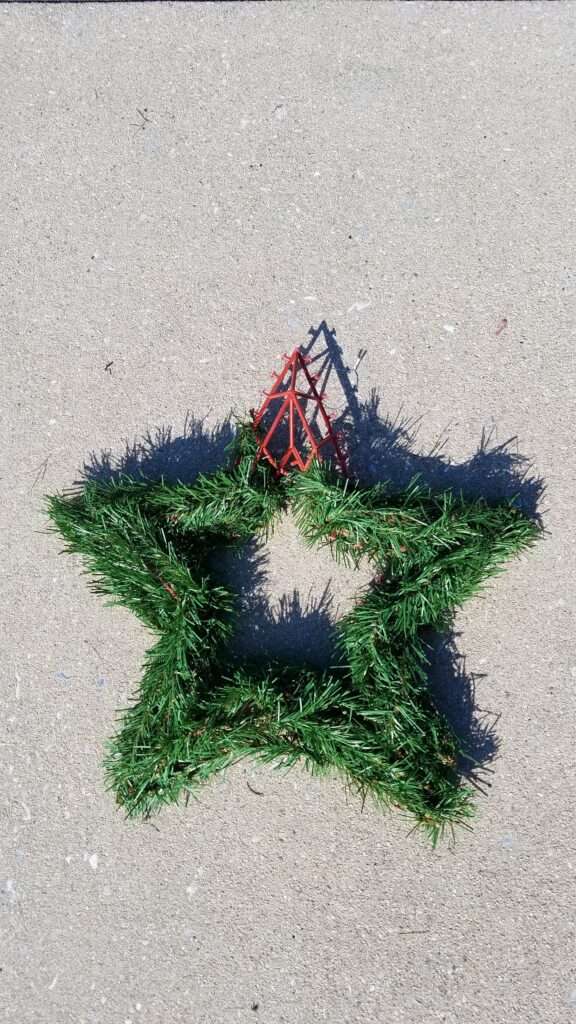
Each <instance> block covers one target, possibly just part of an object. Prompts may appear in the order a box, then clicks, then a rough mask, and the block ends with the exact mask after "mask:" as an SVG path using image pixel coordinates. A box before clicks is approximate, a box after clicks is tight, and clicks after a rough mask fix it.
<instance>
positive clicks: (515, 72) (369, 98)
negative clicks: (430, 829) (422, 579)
mask: <svg viewBox="0 0 576 1024" xmlns="http://www.w3.org/2000/svg"><path fill="white" fill-rule="evenodd" d="M0 14H1V19H2V22H1V23H2V31H1V41H0V47H1V50H2V55H1V62H0V69H1V70H0V81H1V95H2V135H1V143H2V144H1V148H0V169H1V177H0V180H1V182H2V185H1V187H2V193H3V201H2V220H1V228H0V231H1V235H2V246H1V251H2V266H3V269H2V276H1V282H0V283H1V295H2V300H1V301H2V318H1V328H0V329H1V330H2V333H3V338H4V340H3V349H2V374H1V377H2V380H1V385H0V386H1V388H2V392H3V401H2V417H3V426H4V430H3V435H2V436H3V441H2V449H1V453H0V454H1V480H0V488H1V496H2V497H1V502H0V515H1V517H2V527H1V534H0V535H1V537H2V556H3V557H2V562H3V611H2V637H1V643H2V660H1V664H2V670H3V674H4V687H5V689H4V697H3V708H4V713H5V720H4V728H3V755H2V756H3V767H2V793H3V795H2V804H1V806H2V815H3V825H2V868H1V884H0V888H1V890H2V918H1V924H0V927H1V930H2V931H1V940H2V945H1V962H0V967H1V968H2V971H1V973H0V988H1V989H2V990H3V993H4V995H3V999H2V1002H1V1009H0V1020H2V1021H9V1022H11V1024H140V1022H142V1024H177V1022H178V1024H179V1022H186V1024H189V1022H194V1024H229V1022H235V1021H240V1022H244V1024H250V1022H258V1021H259V1022H261V1024H280V1022H286V1024H296V1022H298V1024H312V1022H314V1024H316V1022H320V1021H326V1022H330V1024H383V1022H387V1024H388V1022H402V1024H420V1022H424V1021H426V1022H428V1021H430V1022H432V1021H445V1022H450V1024H456V1022H457V1024H504V1022H506V1024H535V1022H538V1024H564V1022H569V1021H572V1020H574V1019H575V1017H576V967H575V964H574V945H573V927H574V873H575V866H576V853H575V851H574V838H575V837H574V728H573V725H574V713H575V710H576V697H575V682H576V679H575V677H576V656H575V654H574V635H575V633H574V614H573V607H574V576H575V572H574V541H575V537H574V497H575V494H574V491H575V488H574V473H575V466H574V453H573V451H574V442H573V437H572V431H573V421H574V410H573V404H572V403H573V399H572V396H573V384H574V339H575V330H576V325H575V317H574V303H575V297H576V252H575V249H574V198H575V197H574V177H573V168H574V133H573V123H572V122H573V118H572V114H571V105H572V101H573V96H574V94H575V91H576V81H575V79H576V75H575V70H576V57H575V54H576V20H575V16H574V15H575V11H574V5H573V4H570V3H564V4H562V3H561V4H556V3H530V4H523V3H512V4H508V3H500V4H483V3H471V4H459V3H447V4H443V3H436V4H432V5H430V4H426V3H397V4H392V3H390V4H384V3H382V4H381V3H362V2H355V3H312V2H310V3H286V4H264V3H254V4H252V3H244V4H241V3H239V4H226V3H223V4H175V5H170V4H161V3H160V4H150V5H139V4H126V5H120V4H118V5H116V4H109V5H90V4H83V5H76V6H68V5H66V4H63V5H50V4H49V5H45V6H43V5H34V6H29V5H23V6H16V5H4V6H3V7H2V8H1V10H0ZM139 111H142V114H140V113H139ZM324 318H326V320H327V321H328V326H329V327H335V328H336V331H337V335H336V338H337V341H338V342H339V344H340V346H341V347H342V350H343V353H342V361H343V364H344V365H347V366H353V365H354V364H355V362H356V360H357V354H358V351H359V350H360V349H362V348H365V349H366V350H367V354H366V356H365V358H364V359H363V361H362V362H361V363H360V365H359V367H358V371H357V372H358V384H359V387H358V392H357V394H356V400H357V406H356V408H355V413H356V427H357V434H356V436H357V437H358V436H360V437H363V438H364V442H365V445H367V448H365V452H364V455H363V456H362V455H361V454H360V453H359V452H358V451H357V453H356V457H357V459H358V460H359V462H360V461H362V459H363V460H364V463H363V465H364V469H365V470H366V472H368V473H371V474H372V477H373V478H375V477H383V476H386V475H388V474H389V473H390V474H391V475H393V476H395V475H396V476H401V475H402V474H404V475H406V473H408V472H409V471H410V470H411V469H413V468H419V469H421V470H422V472H423V475H424V477H425V478H428V479H433V480H435V481H436V482H438V481H440V482H441V481H442V480H445V481H447V482H452V483H457V484H458V485H460V484H463V485H465V486H467V485H468V484H470V483H474V482H475V483H476V484H478V483H480V484H481V485H482V486H485V487H486V489H488V490H492V491H498V490H499V489H500V490H506V489H508V490H509V489H510V488H511V487H513V486H514V485H515V484H517V483H518V480H517V477H518V474H519V472H521V470H522V466H524V468H527V463H522V459H521V458H520V456H523V457H526V458H527V459H532V460H533V466H532V469H530V470H529V475H528V478H527V479H526V480H525V481H524V484H522V485H521V495H522V500H523V501H525V503H526V504H527V505H529V506H532V507H533V505H534V503H535V500H536V498H537V494H538V482H537V478H538V477H540V478H543V479H544V480H545V482H546V486H547V491H546V494H545V497H544V499H543V502H542V505H541V507H542V508H543V511H544V520H545V523H546V526H547V529H548V531H549V533H548V535H547V537H546V539H545V541H544V542H543V543H541V544H540V546H539V547H538V548H537V549H536V550H534V551H533V552H531V553H529V554H528V555H527V556H526V557H524V558H522V559H521V560H519V561H517V562H515V563H514V564H513V565H511V566H510V567H509V569H508V570H507V571H506V572H505V573H504V574H503V575H502V576H501V577H500V579H499V580H498V581H496V582H495V583H494V585H493V586H491V587H490V588H489V590H487V592H486V593H485V595H484V596H483V597H482V598H481V599H478V600H475V601H472V602H470V604H469V605H467V606H466V610H465V612H464V613H463V614H461V615H459V617H458V620H457V624H456V631H457V633H458V634H459V636H457V638H456V644H457V648H458V650H459V651H460V652H462V653H465V654H466V661H465V663H463V662H462V661H461V660H459V659H458V656H457V655H456V654H455V653H454V650H453V649H452V648H451V647H450V645H449V644H447V645H445V646H444V649H442V648H441V649H440V650H439V653H438V655H437V664H436V665H435V670H434V686H435V688H436V689H437V691H438V699H439V700H440V701H441V703H442V704H443V706H445V707H446V708H447V709H448V710H449V712H450V714H451V715H452V716H453V718H454V719H455V720H456V721H457V722H458V723H459V728H460V729H461V731H462V732H463V734H464V735H465V737H467V739H468V740H469V742H470V744H471V746H472V747H473V748H474V749H476V750H477V751H478V754H479V758H480V760H481V761H483V769H482V772H483V778H484V780H485V782H486V785H485V786H484V791H485V793H484V795H482V794H480V793H479V794H478V814H477V818H476V821H475V824H474V830H473V831H472V832H471V833H469V834H468V833H462V834H460V835H459V836H458V837H457V842H456V845H455V847H454V848H453V849H450V847H449V846H448V845H447V844H444V845H442V846H441V847H440V848H439V849H438V850H437V851H436V852H435V853H432V852H430V850H428V849H427V848H426V847H425V846H424V845H423V843H422V841H421V839H420V838H419V837H418V836H417V835H414V834H412V835H410V836H407V832H408V828H409V826H408V824H407V823H406V821H405V820H403V819H402V818H401V817H399V816H397V815H393V816H390V817H386V816H385V815H383V814H381V813H379V812H377V811H376V810H375V809H373V808H371V807H369V806H366V807H365V809H364V811H363V813H362V812H361V808H360V806H359V804H358V802H357V801H356V800H355V799H354V798H353V797H350V796H348V797H346V795H345V793H344V792H343V789H342V786H341V785H340V784H339V783H338V782H337V781H336V780H335V781H333V782H330V783H319V782H316V781H314V780H311V779H310V778H308V777H307V776H305V775H303V774H301V773H298V772H295V773H293V774H292V775H289V776H287V777H285V778H283V777H280V776H278V775H275V774H274V773H273V772H272V770H264V769H259V770H258V771H257V772H256V773H254V772H253V769H252V768H251V767H250V766H249V765H246V766H245V767H241V768H238V769H236V770H235V771H234V772H233V773H231V774H230V776H229V777H228V778H227V779H226V780H224V781H221V782H220V783H218V784H215V785H214V786H213V787H212V788H211V789H208V790H206V791H205V793H204V795H203V797H202V800H201V802H200V803H198V804H197V805H194V804H190V805H189V806H188V807H181V808H177V809H171V810H168V811H166V812H165V813H164V814H163V815H162V816H161V817H160V818H158V820H157V821H154V822H153V823H148V824H138V823H130V824H127V823H126V822H125V821H124V819H123V817H122V814H121V813H120V812H119V811H117V810H116V808H115V805H114V802H113V799H112V798H111V796H110V795H109V794H107V793H106V792H105V790H104V786H103V778H102V772H101V769H100V760H101V757H102V754H103V748H104V744H105V740H106V738H107V737H108V736H109V735H110V733H111V732H112V730H113V728H114V723H115V712H116V709H118V708H121V707H123V706H125V705H126V703H127V701H128V700H129V696H130V694H131V693H133V691H134V689H135V687H136V684H137V680H138V677H139V670H140V664H141V660H142V655H143V652H144V649H145V646H146V644H147V637H146V636H145V634H144V632H143V630H142V629H141V628H140V627H139V625H138V623H137V622H136V621H135V619H134V618H133V617H132V616H131V615H130V614H128V613H127V612H124V611H123V610H121V609H109V608H105V607H104V604H103V601H102V600H101V599H99V598H97V597H95V596H94V595H92V594H91V593H90V591H89V588H88V585H87V583H88V581H87V579H86V578H85V577H84V576H82V575H81V573H80V565H79V563H78V561H76V560H74V559H71V558H65V557H63V556H60V554H59V551H60V547H61V545H60V543H59V540H58V539H57V537H55V536H53V535H48V534H47V533H46V532H45V523H44V521H43V519H42V517H41V514H40V507H41V503H42V494H43V493H45V492H53V491H55V490H59V489H64V488H66V487H68V486H69V485H70V484H71V483H72V481H73V480H74V479H77V478H78V476H79V471H80V470H81V469H82V467H83V465H84V464H85V463H87V464H88V468H87V471H88V472H89V473H98V472H103V471H106V470H107V468H108V469H109V468H110V462H111V460H112V461H113V460H114V457H121V456H122V455H123V453H124V454H126V453H125V444H126V442H128V444H129V445H130V444H133V443H134V442H138V439H140V438H142V437H143V436H145V435H146V433H147V432H149V435H150V436H149V441H148V442H146V443H144V444H143V446H142V447H141V448H140V449H139V450H136V451H132V453H131V454H130V453H128V464H129V465H132V466H133V465H135V464H136V463H137V462H138V458H139V457H140V458H141V459H142V460H143V461H144V464H145V465H146V466H147V468H148V469H152V470H156V471H158V469H159V468H164V469H166V470H167V472H169V473H172V475H177V474H178V473H179V472H182V473H188V471H190V470H191V469H192V468H198V466H207V465H210V464H211V465H213V464H215V462H217V460H218V457H219V455H218V453H219V441H221V440H222V437H223V435H225V434H226V428H223V429H222V430H221V431H220V432H217V433H216V435H215V436H211V435H210V431H212V430H213V429H214V428H216V426H217V424H218V423H219V422H221V421H222V420H223V419H224V418H225V417H226V415H227V414H228V412H229V411H230V409H231V408H234V409H236V410H238V411H240V410H242V409H246V408H247V407H248V406H250V405H251V404H254V403H257V402H258V398H259V392H260V389H261V388H262V387H264V386H265V384H266V382H267V379H269V378H268V374H269V371H271V370H272V369H274V368H275V367H277V366H278V359H279V354H280V353H281V352H282V350H283V349H284V348H290V347H292V346H294V345H296V344H298V343H305V342H306V341H309V340H310V338H309V336H308V334H307V332H308V329H309V328H310V326H311V325H316V326H317V325H318V324H319V323H320V322H321V321H322V320H323V319H324ZM504 318H505V319H506V320H507V326H506V327H504V328H503V329H501V330H500V332H499V333H497V329H498V325H499V324H500V323H501V321H502V320H503V319H504ZM321 340H322V339H319V342H318V344H319V343H320V341H321ZM107 364H110V365H109V367H108V370H106V369H105V367H106V366H107ZM351 376H352V380H353V381H354V382H355V379H356V378H355V376H354V375H353V374H352V375H351ZM345 378H346V375H345V374H342V372H341V380H340V381H339V380H338V377H337V374H336V372H334V373H333V374H332V377H331V381H330V384H329V389H330V394H331V396H332V398H333V403H334V405H335V406H336V407H337V408H338V409H340V410H342V408H343V405H344V401H345V394H344V391H343V389H342V387H341V386H340V385H341V383H342V382H343V381H344V382H345ZM372 388H376V389H377V390H378V392H379V396H380V407H379V410H376V411H375V409H374V406H373V404H372V405H370V392H371V389H372ZM400 410H401V411H400ZM187 413H193V414H194V416H195V417H197V418H200V419H202V418H203V417H204V418H205V419H204V423H203V426H199V425H198V423H196V424H195V423H194V422H192V421H190V420H189V422H188V424H187V426H186V428H185V427H184V424H185V418H186V415H187ZM387 417H389V419H387ZM418 417H421V420H420V424H419V430H418V433H417V436H411V434H410V426H409V422H410V421H411V420H415V419H416V418H418ZM394 421H395V422H394ZM161 427H163V428H166V427H171V428H172V433H171V434H169V433H167V432H166V431H164V433H162V434H161V435H159V433H158V428H161ZM487 430H491V431H492V439H491V441H490V443H489V444H488V446H487V448H485V449H484V450H483V451H481V452H480V454H478V446H479V443H480V439H481V437H482V433H483V431H487ZM413 434H414V431H412V435H413ZM515 435H517V438H518V440H517V441H516V442H514V443H513V445H512V446H511V447H509V448H508V449H507V448H503V449H502V448H501V449H500V450H498V445H503V444H504V442H506V441H507V440H508V439H509V438H511V437H513V436H515ZM194 437H196V439H197V444H196V447H194V446H193V445H192V441H193V439H194ZM439 440H440V441H441V442H444V447H443V449H442V451H441V453H438V452H436V455H435V456H428V457H426V453H430V450H431V449H432V447H433V446H434V444H435V443H436V442H437V441H439ZM495 446H496V450H495ZM103 451H104V452H106V451H108V452H109V453H111V454H108V456H106V455H104V456H103V455H102V452H103ZM91 453H94V454H93V455H91ZM442 459H443V460H444V461H442ZM282 530H283V532H282V533H281V536H280V538H277V539H276V541H273V542H272V544H271V547H270V566H271V568H270V571H269V573H268V581H267V582H266V583H265V586H266V587H267V588H268V592H269V599H270V602H271V608H272V609H273V617H274V616H275V617H276V619H278V614H277V613H278V608H279V603H281V599H282V594H284V593H285V594H288V595H290V594H292V592H293V590H296V591H297V594H298V601H299V603H300V605H301V606H304V607H305V606H306V604H307V603H309V602H310V600H311V601H312V604H313V606H314V600H316V611H315V612H314V614H315V615H316V625H317V626H318V628H319V629H320V632H322V630H324V633H323V637H324V641H325V640H326V624H327V620H326V615H328V616H329V615H333V614H334V613H335V608H336V606H339V607H340V610H342V608H344V607H346V602H347V601H349V600H350V599H351V594H352V591H353V589H354V580H352V581H351V580H350V578H349V577H344V576H342V575H341V574H340V573H339V572H338V571H337V570H335V569H334V568H333V567H330V566H328V564H327V562H326V560H325V559H323V557H322V556H321V555H318V556H315V557H314V558H311V557H309V556H308V555H304V554H302V552H301V550H300V548H299V545H298V542H297V540H296V538H295V536H294V533H293V531H292V533H291V527H290V524H289V523H288V522H287V523H285V524H284V525H283V528H282ZM280 540H282V543H283V544H284V545H287V546H288V547H287V548H286V546H285V547H284V548H283V549H282V551H281V550H280V548H279V544H280ZM286 550H288V551H289V552H290V555H289V557H288V558H287V557H286V554H285V552H286ZM283 552H284V553H283ZM262 554H263V556H264V557H265V555H266V552H263V553H262ZM330 577H331V580H332V581H331V583H330V589H329V592H328V593H329V595H331V596H332V598H333V606H332V608H331V609H330V608H329V609H328V610H326V607H325V605H323V606H322V607H321V608H320V611H319V610H318V600H319V599H320V597H321V594H322V592H323V589H324V587H325V585H326V583H327V582H328V580H329V578H330ZM310 588H312V592H311V593H310ZM274 609H276V612H274ZM292 610H293V611H294V610H295V611H296V612H297V614H296V616H295V619H293V620H292V622H291V621H290V618H288V621H287V622H286V621H285V617H284V622H283V626H282V629H281V630H279V633H281V634H282V636H280V637H279V639H280V640H281V641H282V642H284V643H285V642H286V637H287V636H288V637H290V635H293V636H297V637H299V639H298V641H297V642H298V643H299V644H300V645H301V646H302V647H303V648H306V647H307V646H308V645H310V644H312V643H314V642H315V641H314V637H315V636H316V632H315V625H314V621H313V619H312V620H311V619H310V618H309V619H306V616H305V615H304V616H302V615H300V614H299V613H298V607H296V609H294V608H293V609H292ZM281 618H282V617H281V616H280V619H281ZM260 624H261V625H262V628H263V629H265V628H266V622H265V616H264V617H263V618H262V617H261V621H260ZM269 628H270V637H271V639H270V644H271V646H272V647H274V641H275V639H278V637H275V635H274V628H273V627H272V626H270V625H269ZM299 629H301V630H304V632H300V633H299V632H298V630H299ZM291 630H293V631H294V632H293V633H292V634H291V633H290V631H291ZM306 630H308V633H306ZM328 633H329V629H328ZM318 635H320V634H318ZM324 641H323V642H324ZM259 642H265V643H266V642H267V640H266V636H265V635H264V638H262V636H260V641H259ZM474 680H475V691H474ZM248 782H251V784H252V787H253V789H256V790H258V791H260V792H261V793H262V794H263V795H261V796H258V795H256V794H254V793H253V792H252V791H251V790H250V789H249V788H248V786H247V783H248Z"/></svg>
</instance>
